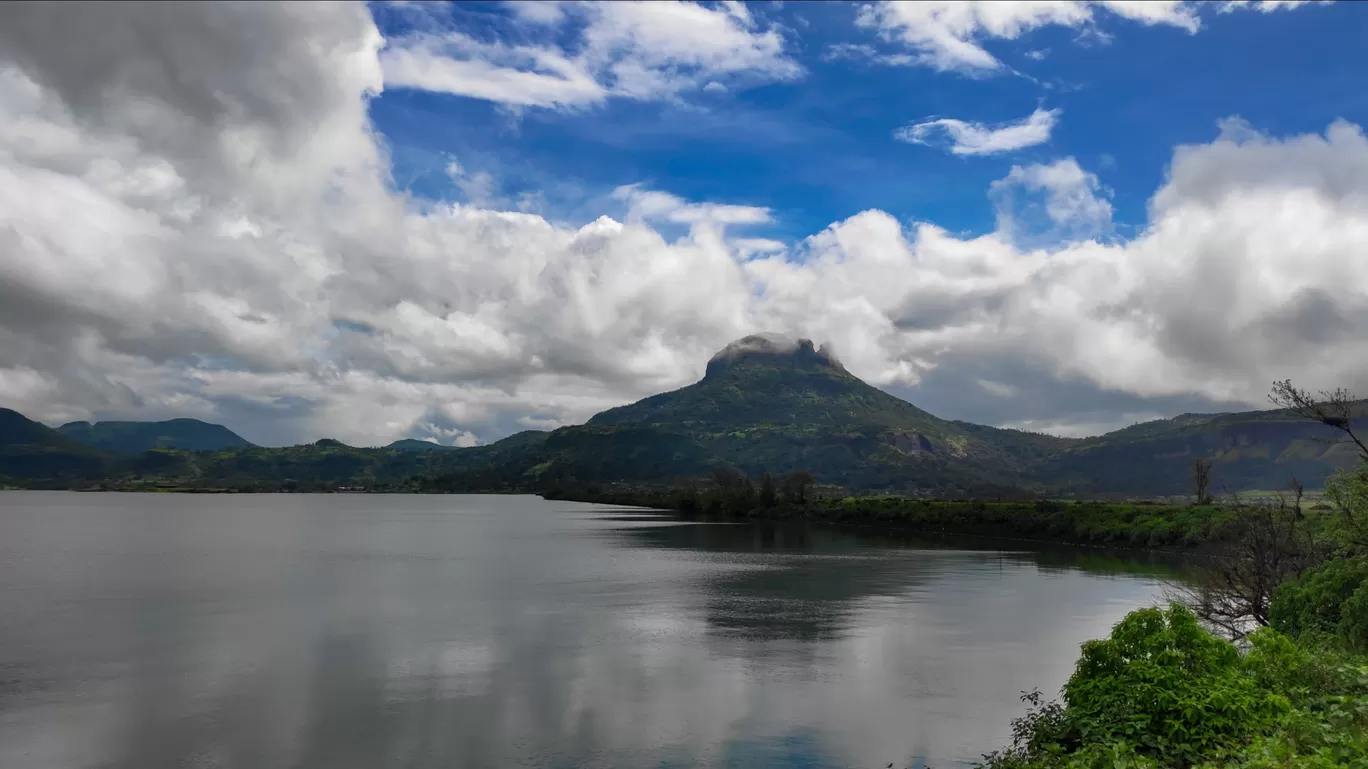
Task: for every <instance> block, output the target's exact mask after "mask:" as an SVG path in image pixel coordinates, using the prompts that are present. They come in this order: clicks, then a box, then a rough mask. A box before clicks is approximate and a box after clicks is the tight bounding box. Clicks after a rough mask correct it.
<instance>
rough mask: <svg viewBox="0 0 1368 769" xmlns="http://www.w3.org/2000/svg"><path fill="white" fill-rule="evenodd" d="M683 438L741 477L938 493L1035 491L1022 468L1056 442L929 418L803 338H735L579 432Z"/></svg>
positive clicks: (1061, 442)
mask: <svg viewBox="0 0 1368 769" xmlns="http://www.w3.org/2000/svg"><path fill="white" fill-rule="evenodd" d="M628 425H631V426H634V427H638V428H640V427H649V428H653V429H655V430H659V431H662V432H667V433H671V434H677V435H683V436H688V437H689V438H690V439H692V440H693V441H694V442H696V443H697V444H698V445H699V446H701V447H702V448H704V449H705V450H707V451H708V452H710V453H711V454H712V455H713V456H714V457H715V459H716V460H717V462H719V463H723V464H726V465H729V466H732V467H735V468H737V469H740V470H743V471H745V472H748V473H752V474H754V473H760V472H771V473H781V472H788V471H790V470H793V469H796V468H809V469H811V470H812V471H813V472H814V473H816V474H817V475H818V477H819V478H821V479H822V480H823V481H824V482H828V483H837V484H841V485H845V486H850V487H856V488H868V489H880V488H882V489H902V490H913V489H935V490H940V491H944V492H947V493H950V492H954V491H957V490H958V491H964V490H968V489H970V488H976V487H989V486H994V485H1003V486H1019V487H1031V486H1036V485H1038V484H1037V483H1036V481H1035V480H1034V479H1032V478H1030V477H1029V476H1027V475H1026V472H1025V471H1026V470H1027V468H1028V467H1030V466H1032V465H1033V464H1034V463H1037V462H1039V461H1040V460H1041V459H1043V458H1044V456H1045V455H1046V454H1048V453H1050V452H1053V451H1057V450H1060V449H1063V448H1065V447H1067V446H1069V445H1071V444H1072V443H1073V441H1070V440H1068V439H1064V438H1055V437H1053V436H1048V435H1034V434H1030V433H1023V432H1020V431H1016V430H1001V429H997V428H993V427H984V426H981V425H967V424H964V423H959V422H951V421H947V420H944V419H940V418H938V417H935V416H933V415H931V414H928V413H927V412H925V411H922V410H921V409H919V408H917V407H916V406H913V405H912V404H910V403H908V402H906V401H904V400H901V399H899V398H896V397H894V396H892V395H889V394H888V393H886V392H883V391H882V390H879V389H878V388H876V387H873V386H871V385H869V384H866V383H865V382H863V381H861V380H860V379H859V378H857V377H855V376H854V375H852V374H851V373H850V372H848V371H846V370H845V368H844V367H843V366H842V365H841V364H840V362H839V361H837V360H836V359H835V358H834V357H832V356H831V355H830V354H829V353H828V352H826V351H825V350H821V349H816V348H814V346H813V344H812V342H811V341H809V340H805V339H804V340H795V341H787V340H782V339H776V338H773V337H764V336H754V337H746V338H745V339H741V340H738V341H737V342H734V343H732V344H731V345H729V346H728V347H727V348H726V349H724V350H722V351H721V352H719V353H718V354H717V355H716V356H714V357H713V359H712V361H710V362H709V364H708V368H707V372H706V374H705V375H704V377H703V379H702V380H700V381H699V382H697V383H695V384H692V385H689V386H687V387H684V388H681V389H679V390H675V391H673V392H669V393H662V394H660V395H655V396H651V397H649V398H646V399H644V400H641V401H638V402H636V403H633V404H631V405H628V406H623V407H620V408H616V409H610V410H608V411H605V412H603V413H601V414H599V415H597V416H595V417H594V418H592V419H590V420H589V423H588V426H589V427H607V426H619V427H621V426H628Z"/></svg>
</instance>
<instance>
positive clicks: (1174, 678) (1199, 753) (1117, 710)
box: [1064, 604, 1291, 766]
mask: <svg viewBox="0 0 1368 769" xmlns="http://www.w3.org/2000/svg"><path fill="white" fill-rule="evenodd" d="M1064 701H1065V703H1066V707H1065V714H1066V720H1067V721H1068V723H1069V727H1070V731H1071V734H1069V735H1068V736H1069V737H1070V738H1072V739H1073V740H1075V741H1076V743H1077V745H1076V747H1080V748H1081V747H1085V746H1089V745H1106V744H1110V743H1123V744H1128V745H1132V746H1134V748H1135V752H1136V754H1137V755H1139V756H1148V757H1151V758H1154V759H1155V760H1157V761H1159V762H1160V763H1162V764H1165V765H1174V766H1191V765H1192V764H1194V763H1196V762H1197V761H1200V760H1202V759H1204V758H1208V757H1213V756H1220V755H1226V754H1228V753H1230V752H1232V751H1234V750H1235V749H1236V748H1238V747H1239V746H1240V745H1241V743H1243V742H1246V741H1247V740H1248V739H1249V738H1250V737H1251V736H1252V735H1256V734H1259V733H1261V732H1266V731H1268V730H1269V729H1270V727H1271V726H1272V724H1274V723H1275V722H1276V720H1277V718H1278V717H1279V716H1280V715H1282V714H1284V713H1286V712H1288V710H1290V708H1291V703H1290V702H1289V701H1288V699H1287V698H1286V697H1284V696H1282V695H1281V694H1277V693H1275V692H1272V691H1270V690H1267V689H1263V688H1261V687H1260V686H1259V685H1258V683H1257V682H1256V681H1255V679H1254V677H1252V676H1250V675H1247V674H1246V671H1245V669H1244V661H1243V659H1242V658H1241V656H1240V653H1239V651H1238V650H1237V649H1236V648H1235V646H1233V645H1232V644H1230V643H1229V642H1227V641H1224V640H1222V639H1219V638H1216V637H1214V636H1212V635H1211V634H1209V633H1207V632H1206V631H1205V630H1203V629H1202V627H1201V626H1200V625H1199V624H1198V622H1197V617H1196V616H1195V615H1194V614H1193V613H1192V611H1191V610H1189V609H1187V608H1186V607H1183V606H1181V605H1177V604H1175V605H1173V606H1171V607H1170V608H1169V609H1167V610H1164V609H1141V610H1139V611H1135V612H1131V613H1130V614H1129V615H1127V616H1126V618H1125V619H1123V620H1122V621H1121V622H1120V623H1118V624H1117V625H1116V627H1115V628H1114V629H1113V630H1112V634H1111V637H1109V638H1107V639H1103V640H1098V641H1089V642H1087V643H1085V644H1083V654H1082V657H1081V658H1080V659H1079V661H1078V667H1077V669H1076V670H1075V672H1074V674H1073V677H1071V678H1070V679H1069V681H1068V683H1067V684H1065V685H1064Z"/></svg>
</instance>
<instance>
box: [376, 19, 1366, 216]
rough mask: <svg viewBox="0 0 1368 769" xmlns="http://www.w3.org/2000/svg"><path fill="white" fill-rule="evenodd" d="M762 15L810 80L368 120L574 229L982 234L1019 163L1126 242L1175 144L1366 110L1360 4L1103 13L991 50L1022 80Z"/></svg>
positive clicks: (456, 99)
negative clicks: (626, 191)
mask: <svg viewBox="0 0 1368 769" xmlns="http://www.w3.org/2000/svg"><path fill="white" fill-rule="evenodd" d="M749 8H750V11H751V13H752V15H753V17H754V18H755V20H756V23H757V25H760V26H769V25H773V27H774V28H777V29H780V30H782V34H783V36H784V50H785V52H786V53H787V54H788V55H790V56H791V58H792V59H793V60H794V61H796V62H797V63H798V64H799V65H800V66H801V67H802V69H803V70H804V74H803V75H802V76H800V77H797V78H793V79H789V80H782V81H779V82H770V83H759V84H755V85H752V86H751V87H748V88H747V87H738V88H735V89H732V90H728V91H726V92H724V93H708V92H698V93H688V94H683V95H681V96H679V97H678V98H675V99H670V100H667V101H649V102H641V101H634V100H628V99H609V100H608V101H606V102H605V103H603V104H601V105H595V106H589V107H583V108H576V109H571V110H566V109H548V108H540V107H516V106H515V107H510V106H508V105H506V104H501V103H498V102H494V101H489V100H485V99H479V98H470V97H467V96H463V95H459V94H449V93H435V92H431V91H421V90H415V89H406V88H392V87H391V88H388V89H387V90H386V91H385V93H384V94H383V95H381V96H380V97H379V98H378V99H376V100H375V101H373V102H372V105H371V115H372V118H373V120H374V122H375V125H376V127H377V128H378V129H379V130H380V131H381V132H382V133H383V134H384V136H385V137H386V139H387V141H388V142H389V145H390V147H391V151H392V153H393V160H394V176H395V181H396V184H398V185H399V186H401V187H403V188H405V189H408V190H410V191H412V192H413V193H414V194H416V195H420V196H424V197H431V198H438V199H449V200H462V199H463V198H464V196H463V194H462V192H461V191H460V190H459V189H457V188H455V187H454V186H453V184H452V183H451V180H450V178H449V177H448V176H447V174H446V173H445V171H444V169H445V167H446V165H447V163H448V162H449V161H448V158H449V157H455V158H457V159H459V162H460V163H461V165H462V166H463V167H464V168H465V169H466V170H467V171H468V172H471V173H479V172H485V173H488V174H490V175H491V176H492V178H493V179H494V181H495V189H496V190H497V192H498V193H499V194H501V195H503V196H505V197H508V198H514V199H516V198H517V197H518V196H520V195H522V194H524V193H528V192H540V193H542V194H543V195H544V196H545V206H544V210H545V212H546V213H547V214H548V215H550V216H551V217H553V218H557V219H561V220H564V221H567V222H573V223H583V222H585V221H588V220H590V219H593V218H596V217H597V216H598V215H599V214H601V213H605V212H607V213H614V212H613V211H611V208H612V203H611V201H610V200H608V195H609V193H610V192H611V191H612V190H613V189H614V188H616V187H618V186H620V185H624V184H634V183H644V184H646V185H647V186H650V187H653V188H656V189H662V190H666V191H669V192H671V193H673V194H675V195H678V196H680V197H683V198H685V199H689V200H707V201H714V202H723V203H735V204H741V205H752V206H765V207H769V208H770V209H772V210H773V212H774V219H775V221H774V222H773V223H772V224H771V225H766V226H763V227H759V228H756V229H754V230H748V232H754V233H755V234H757V235H763V236H766V237H777V238H781V239H794V238H801V237H806V236H807V235H810V234H812V233H815V232H817V231H819V230H821V229H822V228H824V227H825V226H827V225H828V224H830V223H831V222H834V221H839V220H841V219H844V218H846V217H848V216H851V215H853V214H855V213H858V212H860V211H862V210H865V209H871V208H877V209H881V210H884V211H887V212H889V213H890V214H893V215H894V216H896V217H898V218H899V219H902V220H905V221H912V220H925V221H933V222H936V223H938V224H940V225H941V226H943V227H945V228H947V229H949V230H951V231H954V232H964V233H973V234H981V233H985V232H989V231H991V230H992V229H993V226H994V211H993V207H992V205H991V204H990V202H989V201H988V200H987V199H986V198H985V191H986V190H987V189H988V187H989V185H990V184H991V183H992V182H993V181H994V180H996V179H999V178H1002V177H1003V176H1005V175H1006V174H1007V172H1008V170H1009V169H1010V167H1011V166H1012V165H1016V164H1026V163H1044V162H1048V161H1050V160H1052V159H1054V158H1058V157H1061V156H1071V157H1074V158H1076V159H1077V161H1078V163H1079V164H1080V165H1081V166H1082V167H1083V168H1084V169H1087V170H1088V171H1090V172H1092V173H1094V174H1096V175H1097V176H1098V177H1099V180H1100V181H1101V183H1102V184H1103V185H1104V186H1105V187H1107V188H1108V189H1109V190H1110V191H1111V194H1112V198H1111V201H1112V205H1113V207H1114V210H1115V214H1114V219H1115V223H1116V228H1117V232H1118V233H1119V234H1123V235H1124V234H1127V233H1132V232H1133V231H1134V230H1135V229H1136V228H1140V227H1143V226H1144V224H1145V221H1146V204H1147V201H1148V199H1149V197H1150V196H1151V195H1152V194H1153V193H1154V192H1155V190H1156V189H1157V188H1158V187H1159V186H1160V184H1161V183H1162V181H1163V175H1164V173H1165V168H1166V166H1167V165H1168V162H1169V160H1170V158H1171V156H1172V153H1173V150H1174V148H1175V147H1176V146H1178V145H1181V144H1196V143H1205V142H1209V141H1211V140H1212V139H1213V138H1215V136H1216V135H1217V132H1218V129H1217V122H1218V121H1219V120H1222V119H1224V118H1227V117H1229V116H1236V115H1238V116H1240V117H1243V118H1245V119H1246V120H1248V121H1249V122H1250V123H1251V124H1252V125H1254V126H1256V127H1257V128H1258V129H1259V130H1262V131H1266V132H1269V133H1272V134H1274V135H1281V134H1296V133H1305V132H1314V131H1320V130H1323V129H1324V128H1325V126H1326V125H1328V124H1329V123H1330V122H1331V121H1333V120H1334V119H1336V118H1346V119H1349V120H1350V121H1352V122H1355V123H1360V124H1361V123H1363V122H1364V120H1365V118H1366V117H1368V114H1365V113H1368V89H1365V88H1364V87H1363V86H1364V78H1363V73H1364V72H1368V46H1364V45H1362V42H1363V40H1364V39H1365V38H1368V16H1365V14H1363V13H1362V12H1360V11H1358V10H1356V9H1355V8H1354V7H1353V4H1344V3H1341V4H1338V5H1325V6H1314V7H1304V8H1299V9H1296V10H1295V12H1278V13H1259V12H1226V13H1222V12H1219V9H1218V7H1217V6H1216V5H1215V4H1213V5H1210V6H1207V7H1204V8H1199V9H1198V10H1197V13H1198V14H1199V16H1200V21H1201V28H1200V29H1199V31H1197V32H1195V33H1193V32H1189V31H1187V30H1185V29H1182V28H1179V27H1176V26H1171V25H1162V24H1155V25H1146V24H1142V23H1138V22H1136V21H1132V20H1129V19H1125V18H1122V17H1119V16H1116V15H1114V14H1111V13H1109V12H1107V11H1105V10H1100V9H1099V10H1098V11H1097V12H1096V13H1095V14H1094V19H1093V22H1092V23H1091V24H1089V25H1087V26H1086V27H1084V26H1077V27H1066V26H1043V27H1040V28H1038V29H1035V30H1032V31H1029V32H1026V33H1024V34H1021V35H1020V36H1019V37H1017V38H1016V39H1001V38H999V39H987V40H985V41H984V42H983V46H984V48H985V49H987V50H988V51H990V52H991V53H992V54H993V55H994V56H995V57H997V58H998V59H999V60H1000V61H1001V62H1003V64H1004V65H1006V67H1009V68H1011V69H1014V70H1016V71H1017V72H1018V73H1019V74H1011V73H1009V72H1006V71H1002V72H997V73H987V74H985V73H973V72H971V73H961V72H944V71H937V70H936V69H934V68H931V67H925V66H907V65H903V66H897V65H889V64H883V63H877V62H873V61H870V60H868V59H855V58H850V57H838V56H835V55H833V53H834V52H835V51H838V50H839V49H840V47H841V46H851V45H864V46H874V47H876V48H877V49H878V50H879V51H880V52H885V53H891V54H895V53H897V52H898V51H900V50H901V47H900V46H899V45H897V44H896V43H890V42H887V41H883V40H880V39H879V38H878V36H877V35H874V34H871V31H870V30H869V29H865V28H861V27H859V26H857V25H856V17H857V14H858V6H856V5H850V4H824V3H789V4H782V3H757V4H752V5H750V6H749ZM374 14H375V18H376V20H377V22H378V24H379V25H380V27H381V30H382V31H383V32H384V33H385V34H386V35H387V36H391V35H399V34H402V33H403V32H405V31H406V30H408V29H410V28H411V22H410V20H409V17H410V16H411V13H410V12H409V9H406V8H400V9H391V8H387V7H384V6H375V7H374ZM434 17H436V19H435V20H434ZM425 22H427V23H432V24H438V25H441V26H443V27H447V28H453V29H459V30H461V31H463V32H465V33H467V34H469V35H472V36H474V37H477V38H480V39H485V40H504V41H508V40H517V41H519V42H522V43H531V44H546V45H554V44H556V43H557V42H560V43H562V44H564V43H566V42H573V35H569V36H567V33H566V32H565V31H563V30H540V29H531V30H529V29H528V28H527V27H526V25H521V24H519V23H518V21H517V15H516V14H515V13H513V12H511V11H510V10H508V9H507V8H506V7H505V6H502V5H501V4H498V3H469V4H462V5H458V6H455V7H452V8H450V9H449V10H441V11H439V10H433V11H432V12H431V13H429V14H427V15H426V18H425ZM1307 41H1314V45H1307V44H1305V43H1306V42H1307ZM1033 52H1038V53H1036V55H1040V54H1044V56H1043V58H1040V59H1039V60H1037V59H1035V58H1031V56H1030V54H1032V53H1033ZM1040 108H1043V109H1046V110H1060V114H1059V117H1058V122H1057V125H1056V127H1055V128H1054V130H1053V131H1052V132H1051V133H1050V135H1049V139H1048V141H1045V142H1042V143H1040V144H1037V145H1035V146H1030V147H1025V148H1022V149H1019V150H1016V151H1011V152H1002V153H998V154H994V155H989V156H956V155H953V154H950V153H948V152H945V151H943V150H941V149H938V148H935V147H928V146H921V145H914V144H907V143H903V142H899V141H896V140H894V138H893V136H894V132H895V131H896V130H897V129H899V128H901V127H903V126H905V125H908V124H912V123H917V122H922V121H925V120H929V119H934V118H938V117H945V118H954V119H958V120H964V121H968V122H975V123H985V124H990V125H992V124H1005V123H1011V122H1016V121H1020V120H1022V119H1023V118H1025V117H1026V116H1028V115H1030V114H1031V113H1032V112H1033V111H1034V110H1036V109H1040ZM605 209H608V210H605Z"/></svg>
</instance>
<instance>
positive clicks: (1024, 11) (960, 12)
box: [856, 0, 1302, 74]
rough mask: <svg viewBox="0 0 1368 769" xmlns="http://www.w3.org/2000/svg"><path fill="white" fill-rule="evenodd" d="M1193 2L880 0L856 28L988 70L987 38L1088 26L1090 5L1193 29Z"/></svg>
mask: <svg viewBox="0 0 1368 769" xmlns="http://www.w3.org/2000/svg"><path fill="white" fill-rule="evenodd" d="M1301 4H1302V3H1300V2H1296V1H1295V0H1292V1H1290V2H1289V1H1287V0H1273V2H1266V3H1262V4H1257V5H1255V4H1249V3H1241V2H1236V3H1227V4H1226V5H1225V6H1223V7H1222V8H1221V10H1222V11H1229V10H1236V9H1241V8H1258V9H1259V10H1262V11H1271V10H1276V9H1279V8H1295V7H1297V6H1298V5H1301ZM1199 7H1200V5H1199V4H1197V3H1192V2H1183V1H1182V0H1097V1H1095V2H1089V1H1088V0H1026V1H1025V2H1010V3H1008V2H1001V3H977V2H965V1H964V0H883V1H882V2H876V3H871V4H868V5H863V6H861V7H860V9H859V11H858V14H857V16H856V24H857V25H858V26H861V27H864V28H867V29H873V30H876V31H877V32H878V33H879V35H880V36H881V37H882V38H883V39H884V40H886V41H889V42H895V43H899V44H901V45H903V46H906V47H907V48H908V49H910V50H911V52H912V53H911V60H912V61H915V62H916V63H919V64H923V65H926V66H929V67H933V68H935V69H938V70H942V71H956V72H964V73H969V74H984V73H991V72H993V71H995V70H1000V69H1002V68H1003V65H1002V62H1001V61H999V60H998V59H997V57H995V56H993V54H991V53H989V52H988V50H987V49H986V48H984V46H983V43H984V41H985V40H989V39H1000V40H1015V39H1017V38H1019V37H1021V36H1023V35H1025V34H1027V33H1029V32H1031V31H1033V30H1036V29H1039V28H1041V27H1047V26H1061V27H1074V28H1084V29H1088V30H1093V32H1094V33H1096V34H1100V32H1098V31H1097V30H1096V27H1095V26H1094V23H1095V17H1096V14H1095V9H1103V10H1105V11H1106V12H1108V13H1110V14H1113V15H1116V16H1120V17H1122V18H1124V19H1127V20H1130V21H1136V22H1140V23H1142V24H1146V25H1165V26H1171V27H1177V28H1179V29H1182V30H1184V31H1186V32H1189V33H1195V32H1197V30H1198V29H1199V28H1200V27H1201V19H1200V18H1199V17H1198V13H1197V12H1198V8H1199Z"/></svg>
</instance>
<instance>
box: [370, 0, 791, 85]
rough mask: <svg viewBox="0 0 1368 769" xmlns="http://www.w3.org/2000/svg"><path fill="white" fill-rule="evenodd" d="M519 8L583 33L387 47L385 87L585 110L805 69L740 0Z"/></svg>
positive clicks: (423, 39)
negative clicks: (566, 37) (562, 44)
mask: <svg viewBox="0 0 1368 769" xmlns="http://www.w3.org/2000/svg"><path fill="white" fill-rule="evenodd" d="M510 7H511V8H513V9H514V10H515V14H516V16H517V17H518V18H520V19H523V20H526V21H530V22H532V23H533V24H535V25H537V26H541V27H555V28H557V29H558V30H562V31H563V30H577V31H578V41H577V43H576V45H575V49H574V50H573V52H572V51H571V50H570V49H561V48H559V47H557V46H556V45H553V44H551V43H545V44H540V45H533V44H522V45H508V44H505V43H503V42H483V41H478V40H475V39H474V38H472V37H470V36H468V35H466V34H464V33H462V32H460V31H458V30H449V31H446V32H442V33H430V32H429V33H423V34H415V35H411V36H409V37H403V38H398V39H391V40H389V41H387V46H386V49H385V51H384V52H383V53H382V55H381V61H382V63H383V65H384V71H385V82H386V84H388V85H391V86H397V87H409V88H420V89H423V90H428V91H440V92H445V93H452V94H458V95H461V96H469V97H472V98H476V99H484V100H488V101H494V102H498V103H501V104H505V105H509V106H513V107H548V108H577V107H587V106H592V105H595V104H599V103H601V102H603V101H604V100H605V99H608V98H610V97H619V98H627V99H636V100H641V101H650V100H656V99H667V98H672V97H675V96H677V95H679V94H681V93H684V92H687V91H692V90H696V89H706V90H710V91H718V90H726V89H727V88H728V83H729V82H731V83H734V84H736V85H740V86H744V85H746V84H748V83H757V82H769V81H775V80H787V79H792V78H796V77H798V76H800V75H801V74H802V72H803V70H802V67H800V66H799V65H798V64H797V63H796V62H794V61H793V60H792V59H791V58H789V57H788V56H787V55H785V52H784V40H783V37H782V36H781V35H780V33H779V32H778V30H777V29H774V28H769V29H759V28H758V26H757V24H756V22H755V20H754V19H753V18H752V17H751V15H750V13H749V11H747V10H746V8H745V6H744V5H741V4H739V3H729V4H723V5H722V6H720V7H716V8H710V7H705V6H702V5H698V4H696V3H692V2H646V3H636V2H619V3H601V4H568V3H562V4H557V5H554V6H552V7H554V9H555V10H554V12H553V11H552V10H550V8H545V9H543V8H541V7H540V4H531V5H528V4H523V3H513V4H510ZM534 9H535V10H534ZM581 27H582V29H581Z"/></svg>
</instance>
